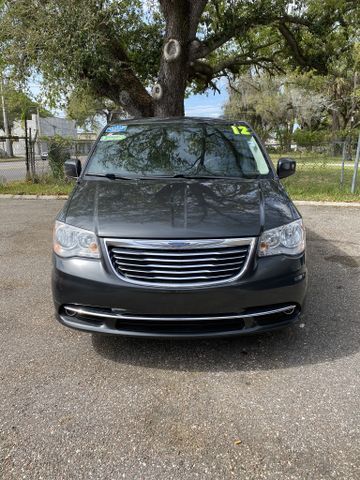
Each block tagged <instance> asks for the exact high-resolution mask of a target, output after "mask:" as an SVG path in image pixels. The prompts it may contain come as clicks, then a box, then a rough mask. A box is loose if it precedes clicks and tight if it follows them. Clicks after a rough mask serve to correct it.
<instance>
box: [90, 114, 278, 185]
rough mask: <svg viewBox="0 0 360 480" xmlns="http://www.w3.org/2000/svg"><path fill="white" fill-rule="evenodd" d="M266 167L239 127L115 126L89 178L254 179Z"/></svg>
mask: <svg viewBox="0 0 360 480" xmlns="http://www.w3.org/2000/svg"><path fill="white" fill-rule="evenodd" d="M268 173H269V167H268V164H267V161H266V159H265V157H264V155H263V153H262V151H261V149H260V147H259V145H258V143H257V141H256V139H255V137H254V136H253V135H252V134H251V132H250V130H248V128H247V127H244V126H236V125H231V124H229V125H226V124H219V125H207V124H194V125H179V124H161V123H159V124H155V125H138V124H132V125H131V124H130V125H120V124H119V125H111V126H109V127H108V128H107V129H106V130H105V132H104V133H103V134H102V136H101V137H100V140H99V142H98V143H97V145H96V147H95V150H94V152H93V154H92V156H91V158H90V160H89V163H88V166H87V170H86V174H88V175H107V174H114V175H116V176H123V177H136V176H141V177H154V176H155V177H159V176H161V177H172V176H176V175H178V176H181V175H184V176H193V177H197V176H199V177H200V176H202V177H244V178H246V177H253V176H259V175H267V174H268Z"/></svg>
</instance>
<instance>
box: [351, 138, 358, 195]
mask: <svg viewBox="0 0 360 480" xmlns="http://www.w3.org/2000/svg"><path fill="white" fill-rule="evenodd" d="M359 160H360V133H359V138H358V144H357V149H356V156H355V162H354V175H353V179H352V183H351V193H355V190H356V181H357V175H358V170H359Z"/></svg>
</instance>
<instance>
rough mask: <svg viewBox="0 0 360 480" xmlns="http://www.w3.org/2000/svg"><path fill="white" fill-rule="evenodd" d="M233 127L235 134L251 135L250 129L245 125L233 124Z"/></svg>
mask: <svg viewBox="0 0 360 480" xmlns="http://www.w3.org/2000/svg"><path fill="white" fill-rule="evenodd" d="M231 129H232V131H233V133H234V134H235V135H251V132H250V130H249V129H248V127H246V126H245V125H231Z"/></svg>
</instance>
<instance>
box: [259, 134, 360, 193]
mask: <svg viewBox="0 0 360 480" xmlns="http://www.w3.org/2000/svg"><path fill="white" fill-rule="evenodd" d="M266 146H267V150H268V152H269V154H270V157H271V159H272V161H273V162H274V163H275V164H276V162H277V160H278V159H279V158H281V157H290V158H293V159H294V160H296V162H297V172H296V175H294V176H293V177H290V178H288V179H286V180H285V181H284V184H285V185H286V186H287V187H289V190H290V192H291V193H295V194H296V195H297V196H305V195H306V193H307V192H311V193H312V194H316V192H319V193H321V194H322V195H323V194H326V193H327V192H328V193H330V192H331V193H336V192H337V193H339V195H340V194H344V193H351V192H352V190H353V192H352V193H355V194H360V187H359V185H357V181H356V175H355V185H354V186H353V179H354V173H355V172H357V168H358V166H357V163H356V159H357V152H358V141H356V140H353V139H352V140H346V141H336V142H326V143H318V144H312V145H307V146H299V145H297V144H292V145H290V147H289V148H288V149H287V151H283V149H282V148H281V146H280V145H279V144H276V143H271V142H269V143H268V144H267V145H266ZM353 187H354V188H353Z"/></svg>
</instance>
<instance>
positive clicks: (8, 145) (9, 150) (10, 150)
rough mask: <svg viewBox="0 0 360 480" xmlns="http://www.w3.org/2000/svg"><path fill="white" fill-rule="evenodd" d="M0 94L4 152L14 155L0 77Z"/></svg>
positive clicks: (2, 80)
mask: <svg viewBox="0 0 360 480" xmlns="http://www.w3.org/2000/svg"><path fill="white" fill-rule="evenodd" d="M0 89H1V90H0V95H1V106H2V114H3V123H4V132H5V136H6V137H7V138H6V140H5V141H6V144H5V145H6V153H7V154H8V155H9V157H13V156H14V152H13V148H12V143H11V140H10V128H9V119H8V116H7V112H6V105H5V98H4V79H3V77H1V83H0Z"/></svg>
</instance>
